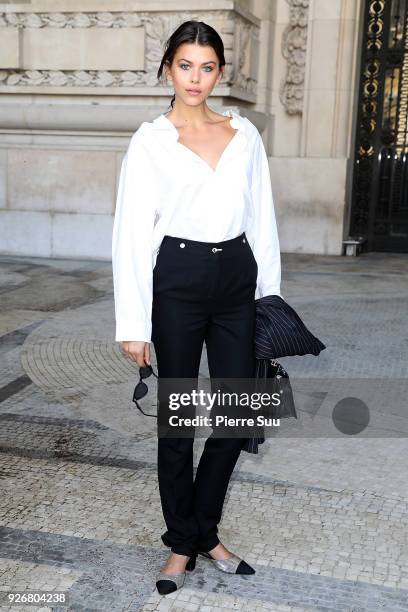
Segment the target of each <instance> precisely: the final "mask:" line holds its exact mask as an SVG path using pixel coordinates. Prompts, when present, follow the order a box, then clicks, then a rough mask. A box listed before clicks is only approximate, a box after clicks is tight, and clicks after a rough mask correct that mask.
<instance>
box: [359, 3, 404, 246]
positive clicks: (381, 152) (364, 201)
mask: <svg viewBox="0 0 408 612" xmlns="http://www.w3.org/2000/svg"><path fill="white" fill-rule="evenodd" d="M350 235H351V236H353V237H354V236H364V237H365V238H366V239H367V243H366V244H367V248H368V250H374V251H395V252H408V0H365V14H364V37H363V42H362V58H361V77H360V88H359V103H358V117H357V130H356V144H355V153H354V169H353V189H352V206H351V216H350Z"/></svg>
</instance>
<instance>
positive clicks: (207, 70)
mask: <svg viewBox="0 0 408 612" xmlns="http://www.w3.org/2000/svg"><path fill="white" fill-rule="evenodd" d="M180 68H181V69H182V70H185V69H186V68H189V65H188V64H180ZM204 70H205V72H212V71H213V68H212V66H204Z"/></svg>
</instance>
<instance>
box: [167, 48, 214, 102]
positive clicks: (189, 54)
mask: <svg viewBox="0 0 408 612" xmlns="http://www.w3.org/2000/svg"><path fill="white" fill-rule="evenodd" d="M222 73H223V71H222V68H221V69H219V68H218V56H217V54H216V53H215V51H214V49H213V48H212V47H210V46H203V45H198V44H193V43H183V44H182V45H180V46H179V47H178V49H177V51H176V53H175V55H174V59H173V63H172V65H171V66H170V67H167V78H168V79H170V80H171V81H172V82H173V86H174V93H175V95H176V98H179V99H180V100H182V101H183V102H184V103H185V104H187V105H189V106H198V105H199V104H201V103H202V102H203V101H204V100H205V99H206V98H208V96H209V95H210V93H211V91H212V90H213V88H214V86H215V85H216V84H217V83H218V82H219V81H220V79H221V77H222Z"/></svg>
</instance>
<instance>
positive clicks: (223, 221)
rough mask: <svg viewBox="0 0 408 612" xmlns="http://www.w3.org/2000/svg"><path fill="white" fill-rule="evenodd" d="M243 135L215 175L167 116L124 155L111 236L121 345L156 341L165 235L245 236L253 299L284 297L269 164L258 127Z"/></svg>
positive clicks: (246, 127)
mask: <svg viewBox="0 0 408 612" xmlns="http://www.w3.org/2000/svg"><path fill="white" fill-rule="evenodd" d="M222 114H223V115H226V116H229V117H231V121H230V125H231V127H233V128H235V129H236V130H237V131H236V132H235V135H234V136H233V137H232V139H231V140H230V141H229V143H228V144H227V146H226V148H225V149H224V151H223V153H222V155H221V158H220V159H219V161H218V164H217V166H216V168H215V170H213V169H212V168H211V166H210V165H209V164H208V163H207V162H206V161H205V160H204V159H203V158H201V157H200V156H199V155H198V154H197V153H194V152H193V151H192V150H191V149H189V148H188V147H186V146H185V145H183V144H181V143H180V142H178V138H179V133H178V130H177V128H176V127H175V125H174V124H173V123H172V122H171V121H170V119H168V118H167V117H166V116H165V115H164V114H161V115H159V116H158V117H157V118H156V119H154V120H153V121H152V122H148V121H145V122H143V123H142V124H141V125H140V127H139V128H138V129H137V131H136V132H135V133H134V134H133V136H132V138H131V141H130V143H129V146H128V149H127V152H126V155H125V156H124V158H123V162H122V168H121V173H120V178H119V185H118V192H117V201H116V211H115V217H114V223H113V233H112V268H113V281H114V298H115V318H116V337H115V340H116V341H119V342H120V341H130V340H144V341H145V342H150V341H151V332H152V322H151V314H152V298H153V268H154V266H155V263H156V258H157V253H158V250H159V247H160V244H161V241H162V239H163V237H164V236H165V235H166V234H168V235H170V236H177V237H181V238H187V239H188V238H189V239H191V240H201V241H205V242H220V241H222V240H229V239H230V238H235V237H236V236H238V235H239V234H241V233H242V232H245V234H246V236H247V238H248V242H249V245H250V247H251V248H252V251H253V253H254V256H255V259H256V262H257V264H258V277H257V287H256V292H255V299H257V298H259V297H263V296H264V295H273V294H275V295H281V293H280V283H281V262H280V249H279V239H278V232H277V225H276V218H275V210H274V204H273V197H272V188H271V179H270V173H269V165H268V159H267V156H266V152H265V148H264V145H263V142H262V139H261V136H260V134H259V132H258V130H257V128H256V127H255V125H254V124H253V123H252V122H251V121H249V119H247V118H246V117H242V116H241V115H238V113H236V112H235V111H233V110H226V111H224V112H223V113H222Z"/></svg>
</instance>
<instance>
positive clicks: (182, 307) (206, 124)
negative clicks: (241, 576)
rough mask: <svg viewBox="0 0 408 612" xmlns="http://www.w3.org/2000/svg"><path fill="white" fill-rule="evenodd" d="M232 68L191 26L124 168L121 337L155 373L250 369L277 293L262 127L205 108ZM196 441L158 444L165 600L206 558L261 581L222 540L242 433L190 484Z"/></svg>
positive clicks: (214, 449)
mask: <svg viewBox="0 0 408 612" xmlns="http://www.w3.org/2000/svg"><path fill="white" fill-rule="evenodd" d="M224 66H225V58H224V47H223V43H222V40H221V38H220V36H219V35H218V33H217V32H216V31H215V30H214V29H213V28H212V27H210V26H209V25H207V24H205V23H203V22H197V21H187V22H185V23H183V24H181V25H180V26H179V27H178V28H177V29H176V30H175V31H174V33H173V34H172V35H171V36H170V38H169V40H168V41H167V44H166V50H165V53H164V56H163V59H162V61H161V64H160V67H159V70H158V78H159V79H160V78H161V77H162V74H163V71H164V72H165V75H166V76H167V78H168V79H170V80H171V81H172V82H173V85H174V96H173V99H172V101H171V111H170V112H169V113H168V114H161V115H159V116H158V117H157V118H156V119H154V120H153V121H152V122H143V123H142V125H141V126H140V127H139V128H138V130H137V131H136V132H135V133H134V135H133V137H132V139H131V142H130V144H129V148H128V150H127V154H126V156H125V158H124V160H123V163H122V169H121V175H120V181H119V187H118V197H117V205H116V212H115V221H114V229H113V242H112V261H113V273H114V293H115V315H116V340H117V341H120V342H123V349H124V351H125V353H126V355H127V356H128V357H129V358H130V359H132V360H133V361H135V362H136V363H137V364H138V365H139V366H141V367H142V366H146V365H150V344H149V343H150V342H151V341H152V342H153V344H154V348H155V353H156V358H157V367H158V375H159V377H166V378H197V377H198V374H199V364H200V358H201V352H202V348H203V343H204V341H205V343H206V349H207V356H208V366H209V373H210V377H231V378H233V377H242V378H250V377H253V375H254V347H253V342H254V326H255V305H254V300H255V299H257V298H258V297H262V296H263V295H271V294H275V295H280V281H281V269H280V252H279V241H278V234H277V227H276V220H275V212H274V206H273V199H272V191H271V184H270V175H269V167H268V161H267V157H266V153H265V149H264V146H263V143H262V140H261V137H260V134H259V132H258V130H257V129H256V127H255V126H254V125H253V124H252V123H251V122H250V121H249V120H248V119H247V118H244V117H241V116H240V115H238V114H237V113H236V112H234V111H225V112H223V113H222V114H221V115H220V114H218V113H216V112H214V111H213V110H211V109H210V108H209V107H208V106H207V98H208V96H209V95H210V93H211V92H212V90H213V88H214V86H215V85H216V84H217V83H218V82H219V81H220V79H221V77H222V74H223V70H224ZM193 441H194V439H193V436H192V437H190V438H166V437H159V439H158V481H159V491H160V498H161V503H162V509H163V515H164V519H165V522H166V526H167V532H166V533H165V534H163V535H162V540H163V542H164V543H165V544H166V545H167V546H169V547H170V548H171V553H170V556H169V558H168V560H167V562H166V564H165V565H164V566H163V568H161V572H160V574H159V577H158V578H159V579H158V580H157V582H156V584H157V588H158V590H159V592H160V593H170V592H171V591H174V590H176V589H177V588H180V587H181V586H182V584H183V583H184V578H185V569H194V567H195V560H196V555H197V552H199V553H200V554H203V555H204V556H206V557H208V558H209V559H211V560H212V561H213V563H214V564H215V565H216V566H217V567H218V568H219V569H220V570H221V571H224V572H228V573H245V574H252V573H254V570H253V568H251V567H250V566H249V565H248V564H247V563H246V562H245V561H243V560H242V559H240V558H239V557H238V556H237V555H235V554H234V553H232V552H231V551H229V550H228V549H227V548H226V547H225V546H224V545H223V544H222V543H221V542H220V540H219V539H218V536H217V532H218V527H217V526H218V523H219V522H220V520H221V514H222V508H223V503H224V499H225V494H226V491H227V488H228V484H229V480H230V476H231V474H232V472H233V470H234V467H235V464H236V462H237V459H238V457H239V455H240V452H241V449H242V446H243V441H244V439H243V438H220V437H214V436H213V435H211V436H210V437H209V438H208V439H207V440H206V442H205V447H204V451H203V453H202V456H201V458H200V462H199V465H198V468H197V473H196V477H195V480H194V481H193Z"/></svg>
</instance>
